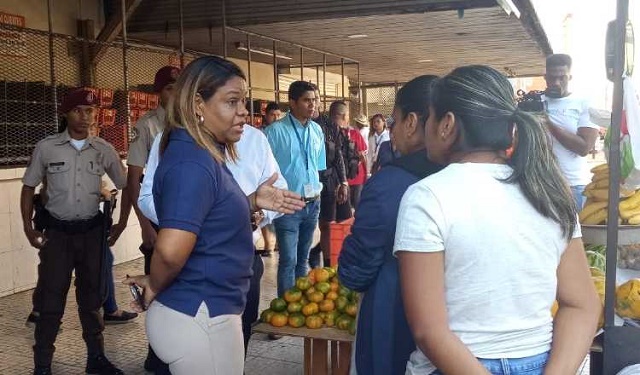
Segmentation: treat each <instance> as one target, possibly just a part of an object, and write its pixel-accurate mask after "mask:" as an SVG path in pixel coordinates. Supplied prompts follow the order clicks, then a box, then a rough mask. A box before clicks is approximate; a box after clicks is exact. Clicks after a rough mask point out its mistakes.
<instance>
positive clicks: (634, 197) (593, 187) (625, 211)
mask: <svg viewBox="0 0 640 375" xmlns="http://www.w3.org/2000/svg"><path fill="white" fill-rule="evenodd" d="M591 172H592V173H593V178H592V179H591V183H590V184H589V185H587V186H586V187H585V188H584V192H583V193H582V194H583V195H584V196H585V197H587V202H586V203H585V205H584V208H583V209H582V211H580V215H579V216H580V223H582V224H588V225H598V224H603V223H605V222H606V221H607V207H608V205H609V201H608V200H609V166H608V165H607V164H601V165H598V166H597V167H594V168H593V169H591ZM619 208H620V217H619V218H618V222H619V223H621V224H622V223H628V224H631V225H640V190H638V191H634V190H626V189H623V188H622V187H621V188H620V205H619Z"/></svg>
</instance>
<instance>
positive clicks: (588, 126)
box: [544, 54, 599, 210]
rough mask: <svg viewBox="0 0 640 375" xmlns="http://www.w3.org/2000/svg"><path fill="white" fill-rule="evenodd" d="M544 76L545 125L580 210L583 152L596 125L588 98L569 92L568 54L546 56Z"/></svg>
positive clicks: (590, 146)
mask: <svg viewBox="0 0 640 375" xmlns="http://www.w3.org/2000/svg"><path fill="white" fill-rule="evenodd" d="M544 78H545V80H546V81H547V90H546V96H547V105H548V108H547V119H548V121H547V128H548V129H549V133H551V135H552V136H553V153H554V154H555V155H556V158H557V159H558V164H559V166H560V169H561V170H562V173H563V174H564V176H565V178H566V179H567V181H568V182H569V185H570V186H571V192H572V193H573V197H574V199H575V201H576V205H577V207H578V210H580V209H581V208H582V206H583V205H584V197H583V196H582V192H583V191H584V187H585V185H587V184H588V183H589V181H590V180H591V175H590V172H589V166H588V164H587V159H586V156H587V154H589V152H590V151H591V150H593V148H594V147H595V144H596V140H597V139H598V130H599V129H598V126H597V125H595V124H593V123H591V120H590V117H589V104H588V102H587V101H586V100H585V99H583V98H580V97H578V96H576V94H573V93H571V92H569V81H570V80H571V57H570V56H569V55H565V54H554V55H550V56H549V57H547V67H546V73H545V76H544Z"/></svg>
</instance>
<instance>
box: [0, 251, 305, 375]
mask: <svg viewBox="0 0 640 375" xmlns="http://www.w3.org/2000/svg"><path fill="white" fill-rule="evenodd" d="M262 259H263V260H264V263H265V272H264V276H263V278H262V295H261V301H260V311H262V310H264V309H266V308H267V307H268V306H269V302H270V301H271V299H273V298H274V297H275V295H276V271H277V268H278V258H277V256H273V257H270V258H262ZM142 269H143V261H142V259H138V260H135V261H131V262H127V263H124V264H120V265H117V266H115V268H114V278H115V280H116V299H117V301H118V304H119V307H120V308H121V309H125V310H130V309H129V306H128V305H129V301H131V295H130V294H129V289H128V288H127V287H126V286H124V285H122V284H120V283H119V281H120V280H123V279H124V278H125V275H127V274H129V275H136V274H140V273H141V272H142ZM76 306H77V304H76V302H75V287H74V286H73V284H72V286H71V289H70V290H69V295H68V297H67V308H66V311H65V315H64V317H63V318H62V332H60V334H59V335H58V338H57V340H56V352H55V354H54V363H53V365H52V370H53V373H54V374H57V375H80V374H84V366H85V361H86V349H85V345H84V341H83V340H82V328H81V326H80V321H79V319H78V311H77V308H76ZM30 311H31V291H27V292H22V293H17V294H13V295H10V296H7V297H3V298H0V337H2V339H0V375H30V374H31V373H32V371H33V351H32V349H31V347H32V345H33V329H32V328H28V327H25V321H26V319H27V315H29V312H30ZM144 323H145V316H144V314H141V315H140V316H139V317H138V318H137V319H135V320H134V321H132V322H131V323H127V324H120V325H108V326H106V327H105V330H104V341H105V346H106V352H107V353H106V354H107V357H108V358H109V359H110V360H111V362H113V363H114V364H115V365H117V366H118V367H120V368H121V369H122V370H123V371H124V372H125V374H127V375H142V374H147V372H145V370H144V369H143V367H142V366H143V362H144V359H145V356H146V354H147V338H146V335H145V328H144ZM302 344H303V341H302V339H300V338H292V337H284V338H282V339H280V340H277V341H270V340H268V339H267V337H266V335H263V334H255V335H253V337H252V338H251V342H250V343H249V351H248V354H247V361H246V366H245V374H246V375H272V374H273V375H276V374H277V375H298V374H302V372H303V371H302V358H303V348H302Z"/></svg>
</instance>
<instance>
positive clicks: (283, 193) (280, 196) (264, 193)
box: [254, 173, 305, 214]
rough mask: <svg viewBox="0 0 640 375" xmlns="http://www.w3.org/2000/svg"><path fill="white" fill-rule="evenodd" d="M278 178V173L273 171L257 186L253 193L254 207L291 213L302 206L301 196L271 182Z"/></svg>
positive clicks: (303, 204)
mask: <svg viewBox="0 0 640 375" xmlns="http://www.w3.org/2000/svg"><path fill="white" fill-rule="evenodd" d="M277 179H278V174H277V173H274V174H273V175H272V176H271V177H270V178H269V179H268V180H267V181H265V182H263V183H262V184H261V185H260V186H258V190H257V191H256V192H255V193H254V194H255V203H256V206H258V207H254V208H257V209H265V210H269V211H275V212H280V213H283V214H292V213H294V212H296V211H300V210H301V209H303V208H304V206H305V203H304V201H303V200H302V197H301V196H300V195H298V194H296V193H294V192H292V191H289V190H284V189H278V188H277V187H275V186H273V184H274V183H275V182H276V180H277Z"/></svg>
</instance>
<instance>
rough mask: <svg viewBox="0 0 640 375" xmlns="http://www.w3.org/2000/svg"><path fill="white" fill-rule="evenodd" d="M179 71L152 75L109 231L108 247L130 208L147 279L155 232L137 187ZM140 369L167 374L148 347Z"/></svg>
mask: <svg viewBox="0 0 640 375" xmlns="http://www.w3.org/2000/svg"><path fill="white" fill-rule="evenodd" d="M179 74H180V70H179V69H178V68H176V67H174V66H165V67H162V68H160V69H159V70H158V71H157V72H156V75H155V78H154V82H153V89H154V91H155V92H156V93H158V95H159V96H160V105H159V106H158V108H156V109H154V110H151V111H149V112H147V113H146V114H145V115H144V116H142V117H141V118H140V119H139V120H138V122H136V125H135V127H134V128H133V140H132V141H131V143H130V144H129V154H128V157H127V164H128V167H129V168H128V172H127V189H126V191H123V192H122V205H121V207H120V218H119V219H118V223H117V224H115V225H114V226H113V228H112V230H111V237H110V244H111V243H113V242H115V241H116V240H117V239H118V237H119V236H120V234H122V231H124V229H125V228H126V227H127V222H128V221H129V213H130V212H131V208H132V207H133V208H134V210H135V212H136V215H137V216H138V221H139V222H140V229H141V232H142V244H141V245H140V252H141V253H142V254H143V255H144V273H145V275H148V274H149V272H150V267H151V254H152V253H153V246H154V244H155V242H156V230H155V229H154V228H153V226H152V225H151V222H150V221H149V219H147V218H146V217H145V216H144V215H143V214H142V213H141V212H140V210H139V209H138V196H139V195H140V183H141V182H142V177H143V172H144V168H145V167H146V165H147V160H148V159H149V151H150V150H151V145H152V144H153V140H154V139H155V137H156V135H157V134H158V133H160V132H162V131H163V130H164V126H165V119H166V111H165V108H166V107H167V104H168V103H169V99H170V98H171V95H172V93H173V84H174V83H175V82H176V79H177V78H178V75H179ZM144 367H145V369H146V370H147V371H155V373H156V374H162V373H168V367H167V366H166V365H165V364H163V363H162V362H161V361H160V360H159V359H158V358H157V356H156V355H155V353H154V352H153V350H152V349H151V347H149V354H148V355H147V359H146V360H145V364H144Z"/></svg>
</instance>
